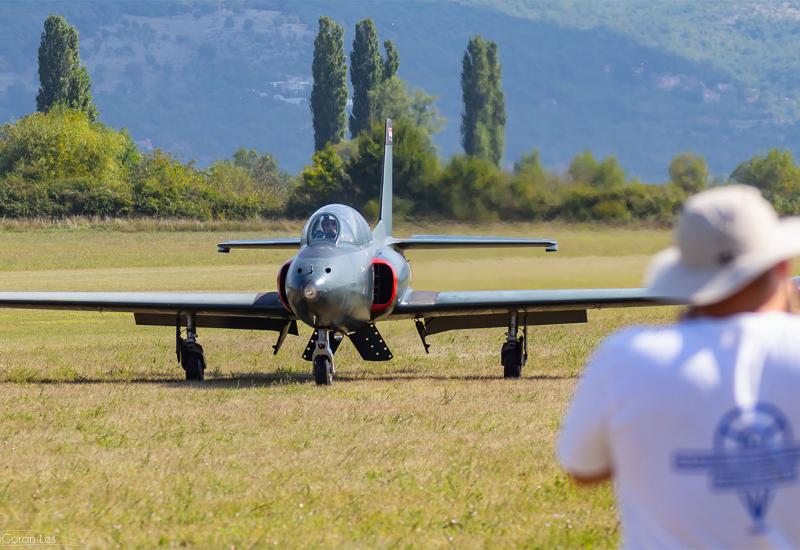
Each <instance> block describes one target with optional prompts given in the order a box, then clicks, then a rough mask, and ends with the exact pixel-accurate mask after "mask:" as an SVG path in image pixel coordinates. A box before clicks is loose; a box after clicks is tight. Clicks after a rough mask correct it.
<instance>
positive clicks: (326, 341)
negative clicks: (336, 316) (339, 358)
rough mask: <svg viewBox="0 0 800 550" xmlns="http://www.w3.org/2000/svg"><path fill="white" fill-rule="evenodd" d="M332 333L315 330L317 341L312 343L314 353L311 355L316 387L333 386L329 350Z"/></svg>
mask: <svg viewBox="0 0 800 550" xmlns="http://www.w3.org/2000/svg"><path fill="white" fill-rule="evenodd" d="M332 337H333V333H332V331H330V330H328V329H326V328H318V329H317V339H316V342H314V352H313V353H312V354H311V362H312V364H313V372H314V381H315V382H316V383H317V385H318V386H330V385H331V384H333V375H334V373H335V372H336V371H335V370H334V367H333V350H332V349H331V338H332Z"/></svg>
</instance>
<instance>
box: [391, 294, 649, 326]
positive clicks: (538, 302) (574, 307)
mask: <svg viewBox="0 0 800 550" xmlns="http://www.w3.org/2000/svg"><path fill="white" fill-rule="evenodd" d="M663 304H664V302H663V301H660V300H658V298H657V297H656V296H653V295H650V294H648V293H647V291H646V290H645V289H642V288H607V289H569V290H480V291H446V292H431V291H424V290H411V291H408V292H407V293H406V294H405V295H404V296H403V297H402V298H401V299H400V300H399V301H398V303H397V305H396V306H395V308H394V311H393V313H392V315H393V316H397V317H414V318H416V319H418V320H421V321H422V322H423V323H424V324H423V327H424V328H421V329H420V330H422V331H424V333H425V334H428V335H430V334H436V333H439V332H444V331H446V330H457V329H474V328H491V327H504V326H507V325H508V321H509V313H510V312H517V313H518V314H519V315H518V318H519V321H518V322H519V323H520V324H522V323H524V324H527V325H550V324H563V323H585V322H586V320H587V315H586V310H588V309H599V308H618V307H635V306H656V305H663ZM418 328H419V327H418Z"/></svg>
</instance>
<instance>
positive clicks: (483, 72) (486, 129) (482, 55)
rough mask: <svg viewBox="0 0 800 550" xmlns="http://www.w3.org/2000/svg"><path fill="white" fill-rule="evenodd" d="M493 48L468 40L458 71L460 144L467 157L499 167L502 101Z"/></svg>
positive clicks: (503, 121)
mask: <svg viewBox="0 0 800 550" xmlns="http://www.w3.org/2000/svg"><path fill="white" fill-rule="evenodd" d="M501 78H502V71H501V65H500V60H499V57H498V52H497V44H495V43H494V42H489V41H486V40H484V39H483V38H481V37H480V36H475V37H473V38H471V39H470V40H469V43H468V44H467V49H466V51H465V52H464V58H463V60H462V67H461V92H462V97H463V101H464V113H463V114H462V118H461V144H462V145H463V147H464V152H465V153H466V154H467V155H470V156H474V157H479V158H483V159H487V160H490V161H492V162H493V163H494V164H497V165H499V164H500V161H501V159H502V158H503V149H504V147H505V138H504V132H505V124H506V114H505V97H504V95H503V90H502V88H501Z"/></svg>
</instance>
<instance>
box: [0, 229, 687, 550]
mask: <svg viewBox="0 0 800 550" xmlns="http://www.w3.org/2000/svg"><path fill="white" fill-rule="evenodd" d="M281 228H282V229H283V230H282V231H277V233H278V234H283V235H286V234H293V233H294V232H296V230H297V228H296V227H294V226H292V224H291V223H289V222H287V223H286V224H284V225H279V226H273V227H269V228H260V227H242V231H236V229H235V228H229V227H219V226H214V225H211V226H207V227H203V228H200V229H201V230H199V231H188V230H187V231H174V230H173V229H174V228H172V229H171V228H162V230H158V229H159V228H157V227H155V228H153V227H151V228H150V229H151V231H149V232H131V231H128V230H126V229H125V228H116V230H112V229H114V228H109V227H106V228H104V229H103V230H99V229H97V228H94V227H87V226H79V227H71V228H65V227H35V226H31V227H28V228H24V227H19V228H16V229H9V228H6V230H5V231H3V233H2V239H0V258H2V260H0V270H2V278H0V289H1V290H12V289H47V290H57V289H62V290H68V289H74V290H90V289H98V290H99V289H106V290H143V289H156V290H161V289H163V290H172V289H185V290H229V289H237V290H270V289H273V288H274V279H275V273H276V271H277V270H278V268H279V266H280V265H281V263H282V261H283V260H284V259H285V257H288V256H289V255H291V253H290V252H286V253H282V252H266V251H235V252H233V253H231V254H229V255H221V254H217V253H216V252H215V247H214V244H215V243H216V242H217V241H218V240H220V239H224V238H231V237H237V238H238V237H242V238H246V237H254V236H266V235H268V234H270V232H269V231H266V229H271V230H280V229H281ZM400 230H401V232H403V234H410V233H412V232H419V231H420V230H424V231H427V232H431V233H436V232H449V233H481V232H483V233H494V234H510V235H530V236H554V237H557V238H559V240H560V241H561V246H562V252H559V253H558V254H545V253H544V252H542V251H541V250H527V251H524V250H523V251H519V250H517V251H496V250H495V251H491V252H488V253H481V254H480V255H478V256H475V255H474V254H473V253H470V252H467V251H463V250H461V251H452V252H437V253H435V254H434V253H429V252H419V253H410V254H409V257H410V260H411V265H412V269H413V270H414V277H415V279H414V283H413V285H414V287H415V288H420V289H467V288H472V289H482V288H488V289H493V288H540V287H541V288H556V287H592V286H606V285H618V286H635V285H638V284H639V283H640V279H641V275H642V272H643V270H644V267H645V265H646V262H647V258H648V255H649V254H650V253H652V252H653V251H655V250H657V249H658V248H660V247H662V246H663V245H665V244H666V243H667V242H668V240H669V235H668V233H667V232H666V231H661V230H655V229H646V228H639V229H624V228H616V229H615V228H603V227H596V226H560V225H551V226H543V225H530V226H525V225H519V226H503V225H494V226H487V227H474V228H473V227H452V226H439V227H425V228H419V227H413V226H410V225H406V226H402V227H401V228H400ZM674 315H675V311H674V310H672V309H669V308H668V309H653V308H648V309H635V310H634V309H629V310H616V311H597V312H590V322H589V324H587V325H577V326H554V327H542V328H535V329H532V330H531V344H530V352H531V359H530V361H529V363H528V365H527V366H526V368H525V370H524V371H523V372H524V377H523V378H522V379H521V380H518V381H505V380H502V379H500V376H501V369H500V367H499V364H498V363H499V350H500V344H501V342H502V332H503V331H502V330H501V329H492V330H481V331H474V332H471V333H465V332H453V333H445V334H442V335H437V336H434V337H431V338H430V340H429V342H430V343H431V344H432V348H431V353H430V355H425V353H424V351H423V350H422V347H421V344H420V343H419V341H418V337H417V335H416V331H415V330H414V327H413V324H412V323H410V322H407V321H406V322H388V323H384V324H383V325H381V330H382V332H383V334H384V336H385V337H386V339H387V341H388V343H389V345H390V346H391V348H392V350H393V352H394V355H395V357H396V359H394V360H393V361H391V362H388V363H364V362H362V361H361V360H360V359H358V358H357V355H356V354H355V351H354V350H353V349H352V347H351V346H350V345H344V346H343V347H342V349H341V350H340V351H339V353H337V370H338V373H337V374H338V380H337V382H335V384H334V385H333V386H332V387H330V388H318V387H316V386H315V385H314V384H313V381H312V380H311V377H310V374H309V370H310V369H309V365H308V364H307V363H305V362H304V361H302V360H301V359H300V358H299V356H300V353H301V350H302V348H303V347H304V345H305V341H306V339H307V337H308V335H309V333H310V329H308V328H305V329H303V330H302V331H301V334H302V335H301V337H300V338H292V339H290V340H289V341H287V344H286V346H285V347H284V349H283V350H282V351H281V354H280V355H279V356H278V357H273V356H272V353H271V352H272V350H271V344H272V343H273V341H274V339H275V336H274V334H272V333H257V332H238V331H221V330H205V331H202V332H201V334H200V338H201V342H202V343H203V345H204V347H205V349H206V353H207V360H208V362H209V369H210V371H209V372H208V373H207V378H208V379H207V380H206V381H205V382H204V383H202V384H194V383H193V384H187V383H186V382H183V381H182V380H181V379H182V375H183V373H182V371H181V369H180V367H179V366H178V365H177V364H176V363H175V356H174V335H173V332H172V331H171V330H170V329H168V328H164V329H160V328H153V327H136V326H135V325H134V324H133V319H132V316H130V315H124V314H99V313H73V312H47V311H14V310H0V415H1V416H2V422H0V426H1V427H2V431H0V447H1V448H2V451H3V453H2V454H3V460H2V462H0V530H2V531H10V530H31V531H36V532H40V533H55V534H57V535H59V536H60V537H62V538H68V539H71V540H77V541H80V542H83V543H85V544H87V545H89V546H92V547H108V546H115V545H119V546H122V547H152V546H157V545H164V546H196V547H218V548H221V547H225V548H231V547H235V548H251V547H264V546H272V545H277V546H281V547H286V546H289V547H296V546H325V547H341V546H346V547H356V548H372V547H376V546H377V547H449V546H458V547H482V546H490V547H519V546H523V547H554V546H560V547H609V546H613V545H614V544H616V542H617V538H618V523H617V516H616V510H615V507H614V501H613V496H612V493H611V490H610V488H609V487H600V488H597V489H592V490H585V489H579V488H576V487H573V486H572V485H570V484H569V483H568V482H567V480H566V479H565V477H564V475H563V474H562V472H561V471H560V470H559V468H558V466H557V464H556V462H555V460H554V458H553V448H554V444H555V438H556V435H557V430H558V427H559V425H560V422H561V418H562V415H563V413H564V410H565V408H566V407H567V405H568V402H569V398H570V396H571V393H572V391H573V388H574V385H575V383H576V381H577V377H578V376H579V375H580V372H581V368H582V366H583V364H584V362H585V360H586V358H587V355H588V354H590V353H591V351H592V349H593V348H594V347H595V346H596V344H597V343H598V342H599V340H600V339H601V338H602V337H603V336H605V335H606V334H608V333H609V332H610V331H612V330H614V329H616V328H618V327H620V326H623V325H627V324H631V323H641V322H664V321H665V320H668V319H670V318H672V317H673V316H674Z"/></svg>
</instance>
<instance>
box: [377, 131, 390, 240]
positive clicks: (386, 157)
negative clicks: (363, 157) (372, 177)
mask: <svg viewBox="0 0 800 550" xmlns="http://www.w3.org/2000/svg"><path fill="white" fill-rule="evenodd" d="M383 144H384V145H383V146H384V149H383V175H382V176H381V210H380V217H379V218H378V225H379V226H382V228H383V231H384V234H385V235H386V236H387V237H390V236H391V235H392V193H393V191H392V120H391V119H386V132H385V133H384V142H383Z"/></svg>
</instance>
